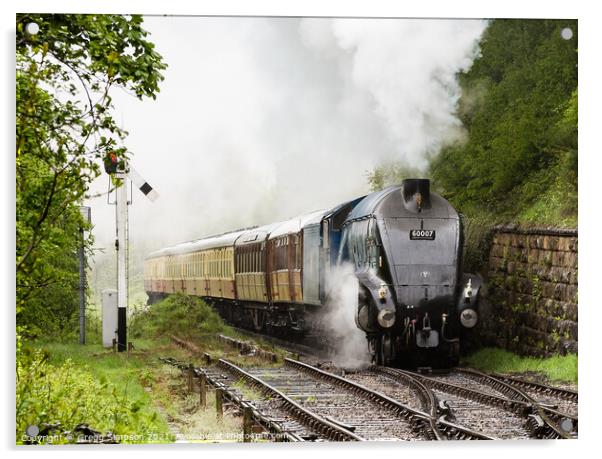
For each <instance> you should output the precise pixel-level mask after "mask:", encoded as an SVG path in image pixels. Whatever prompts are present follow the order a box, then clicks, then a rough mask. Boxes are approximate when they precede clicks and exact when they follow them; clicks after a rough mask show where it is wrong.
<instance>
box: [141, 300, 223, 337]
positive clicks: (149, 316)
mask: <svg viewBox="0 0 602 459" xmlns="http://www.w3.org/2000/svg"><path fill="white" fill-rule="evenodd" d="M227 331H229V327H228V325H226V324H225V322H224V321H223V319H222V318H221V317H220V316H219V315H218V314H217V312H216V311H215V310H214V309H213V308H212V307H211V306H209V305H208V304H207V303H205V302H204V301H202V300H201V299H199V298H196V297H193V296H187V295H182V294H176V295H171V296H169V297H168V298H166V299H164V300H162V301H159V302H158V303H155V304H153V305H152V306H149V307H148V308H147V309H145V310H142V311H139V312H137V313H135V314H134V315H133V316H132V318H131V320H130V332H131V334H132V336H134V337H136V338H141V337H149V338H150V337H157V336H163V335H170V334H172V333H174V332H176V333H178V335H181V336H188V337H192V336H198V335H204V334H215V333H224V332H227Z"/></svg>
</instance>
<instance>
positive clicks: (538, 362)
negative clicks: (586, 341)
mask: <svg viewBox="0 0 602 459" xmlns="http://www.w3.org/2000/svg"><path fill="white" fill-rule="evenodd" d="M465 363H466V364H468V365H470V366H472V367H475V368H479V369H481V370H483V371H490V372H491V371H497V372H500V373H518V372H527V371H536V372H540V373H543V374H544V375H545V376H547V377H548V378H550V379H551V380H554V381H568V382H571V383H574V384H577V356H576V355H574V354H569V355H565V356H554V357H549V358H536V357H521V356H519V355H516V354H513V353H511V352H508V351H504V350H502V349H496V348H484V349H480V350H478V351H477V352H475V353H474V354H471V355H469V356H468V357H466V359H465Z"/></svg>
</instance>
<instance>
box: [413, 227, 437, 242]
mask: <svg viewBox="0 0 602 459" xmlns="http://www.w3.org/2000/svg"><path fill="white" fill-rule="evenodd" d="M410 239H411V240H412V241H434V240H435V230H425V229H415V230H411V231H410Z"/></svg>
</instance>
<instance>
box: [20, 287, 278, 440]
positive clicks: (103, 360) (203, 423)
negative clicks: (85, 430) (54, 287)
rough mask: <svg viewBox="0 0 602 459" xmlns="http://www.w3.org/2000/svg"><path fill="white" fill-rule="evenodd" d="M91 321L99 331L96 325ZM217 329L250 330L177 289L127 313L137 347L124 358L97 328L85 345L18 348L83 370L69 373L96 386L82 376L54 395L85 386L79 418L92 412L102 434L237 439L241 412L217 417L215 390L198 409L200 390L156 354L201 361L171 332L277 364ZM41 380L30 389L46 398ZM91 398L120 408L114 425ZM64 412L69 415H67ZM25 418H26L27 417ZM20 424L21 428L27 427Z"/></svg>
mask: <svg viewBox="0 0 602 459" xmlns="http://www.w3.org/2000/svg"><path fill="white" fill-rule="evenodd" d="M92 328H93V330H96V328H97V327H92ZM218 333H222V334H225V335H228V336H230V337H232V338H237V339H247V340H248V337H245V336H243V335H241V334H239V333H237V332H236V330H234V329H233V328H232V327H230V326H228V325H227V324H226V323H225V322H224V321H223V320H222V319H221V318H220V317H219V315H218V314H217V313H216V312H215V311H214V310H213V308H211V307H210V306H209V305H207V304H206V303H204V302H203V301H201V300H200V299H198V298H194V297H187V296H184V295H174V296H171V297H169V298H167V299H166V300H164V301H161V302H158V303H156V304H154V305H152V306H150V307H147V308H143V309H142V308H141V309H138V311H136V312H134V314H133V315H132V316H131V317H130V319H129V339H130V341H132V342H133V343H134V345H135V348H134V351H133V352H132V353H131V355H130V356H129V357H128V354H127V353H114V352H113V351H112V350H107V349H104V348H103V347H102V345H101V344H99V343H98V342H99V341H100V336H99V335H100V334H99V333H89V334H88V337H89V341H90V344H86V345H84V346H82V345H79V344H78V343H77V341H76V340H75V339H69V340H67V339H62V340H61V339H58V338H46V339H38V340H35V341H29V342H25V343H24V344H23V349H24V352H25V353H27V354H33V353H35V352H36V350H41V351H42V353H43V355H45V362H47V365H49V368H51V369H53V368H55V369H57V371H59V370H60V371H62V373H61V374H67V373H68V372H69V371H70V370H69V368H73V369H74V370H73V371H75V370H77V371H78V372H81V375H82V376H74V378H72V379H74V380H75V381H78V378H79V379H85V381H86V383H85V384H88V386H86V387H89V388H93V387H96V388H97V389H91V390H87V389H86V387H82V388H79V386H82V385H83V383H82V384H80V385H79V386H78V385H77V384H76V383H73V389H72V388H71V386H70V387H65V388H64V390H62V391H60V393H59V394H58V395H56V397H55V398H54V403H58V404H60V405H61V406H65V407H72V408H74V407H78V406H79V405H80V404H81V401H82V399H79V398H78V396H77V393H75V392H74V391H76V390H80V389H81V390H83V391H84V392H83V393H85V394H87V395H88V396H87V397H86V406H89V407H91V409H92V411H87V412H86V413H88V414H85V415H83V417H84V418H85V419H93V420H92V421H90V422H91V427H92V428H94V427H98V430H102V431H103V433H105V431H108V430H111V431H113V432H114V433H116V434H128V435H141V437H140V439H138V440H132V442H141V443H147V442H172V441H174V440H175V439H176V435H182V436H183V438H185V439H187V440H191V441H232V440H240V430H241V429H240V419H239V418H237V417H235V416H232V415H230V414H229V413H225V414H224V417H223V419H222V420H217V419H216V415H215V397H211V396H209V397H208V405H209V406H208V409H207V410H202V409H200V408H199V395H198V393H195V394H191V393H188V390H187V385H186V382H185V381H186V379H185V378H184V377H183V375H182V373H181V371H180V370H177V369H174V368H172V367H169V366H167V365H164V364H163V363H162V362H160V361H159V359H158V358H159V357H163V356H165V357H166V356H170V357H174V358H176V359H178V360H180V361H185V362H194V363H197V364H198V363H200V357H201V356H200V355H193V354H192V353H191V352H189V351H188V350H185V349H182V348H180V347H178V346H177V345H175V344H174V343H173V342H172V341H171V339H170V335H171V334H175V335H177V336H178V337H180V338H182V339H185V340H187V341H189V342H192V343H194V344H195V345H197V347H198V348H199V350H200V351H201V352H208V353H209V354H211V355H212V357H214V358H227V359H229V360H231V361H232V362H234V363H235V364H239V365H251V366H253V365H261V366H273V365H278V364H274V363H268V362H266V361H265V359H263V358H261V357H259V356H241V355H239V351H238V350H237V349H236V348H234V347H232V348H230V347H228V346H224V345H223V343H221V342H219V341H218V340H217V338H216V335H217V334H218ZM252 341H255V340H252ZM260 341H262V342H261V347H262V348H264V349H266V348H272V350H273V351H274V352H277V353H278V354H279V355H280V361H282V357H283V356H284V351H278V350H275V349H273V346H271V345H268V344H266V343H264V342H263V340H260ZM254 344H256V343H254ZM65 365H67V367H65ZM79 374H80V373H78V375H79ZM83 375H85V378H83ZM34 380H35V378H34ZM38 386H40V384H38ZM38 386H36V388H38ZM44 387H45V386H43V385H42V388H41V389H39V388H38V389H37V392H35V394H34V395H33V397H35V398H36V400H38V399H39V400H42V401H43V400H45V396H43V395H42V396H40V394H43V393H44V392H43V391H44ZM99 388H102V390H100V389H99ZM239 388H240V389H241V390H242V391H243V392H244V394H245V396H246V397H247V398H249V399H257V398H260V397H261V394H259V393H257V392H255V391H253V390H252V389H251V388H250V387H247V386H246V385H242V384H241V385H240V387H239ZM30 392H31V391H30ZM32 393H33V392H32ZM24 399H25V398H24ZM25 400H27V399H25ZM35 403H36V406H38V405H40V406H41V405H42V404H43V403H42V402H41V401H36V402H35ZM109 403H113V405H110V404H109ZM115 403H116V404H115ZM96 404H98V405H102V404H105V405H106V404H109V405H108V406H110V407H113V408H111V409H113V410H114V411H115V412H116V413H117V411H119V413H120V414H119V416H120V418H119V419H120V420H121V421H120V424H115V422H114V421H113V420H112V419H113V418H112V415H111V414H110V413H109V414H106V413H105V411H107V410H105V411H103V412H102V413H101V412H98V413H96V412H95V411H94V406H95V405H96ZM55 406H56V405H55ZM121 408H123V409H121ZM69 410H70V408H65V409H63V410H62V411H61V413H69V412H70V411H69ZM43 411H44V409H43V408H35V409H34V408H31V409H29V410H28V411H27V416H28V417H27V422H29V423H31V422H30V421H32V420H33V421H34V423H35V422H43V421H40V419H41V418H40V416H43ZM91 413H92V414H93V416H92V414H91ZM62 415H63V414H62ZM115 416H117V414H115ZM63 417H65V419H67V418H69V416H68V415H67V414H64V415H63ZM61 419H62V418H61ZM22 421H23V422H22V423H24V422H26V420H25V418H23V419H22ZM63 424H66V423H63ZM92 424H95V425H92ZM24 425H29V424H24ZM71 428H72V426H71ZM18 430H19V431H20V430H24V427H23V428H22V429H21V428H19V429H18Z"/></svg>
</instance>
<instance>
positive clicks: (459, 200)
mask: <svg viewBox="0 0 602 459" xmlns="http://www.w3.org/2000/svg"><path fill="white" fill-rule="evenodd" d="M567 26H569V27H571V28H572V30H573V31H574V32H575V37H574V38H573V39H572V40H563V39H562V38H561V35H560V31H561V29H562V28H563V27H567ZM576 32H577V23H576V21H559V20H528V19H527V20H495V21H493V22H492V23H491V24H490V26H489V27H488V29H487V30H486V31H485V33H484V36H483V39H482V41H481V50H482V55H481V57H480V58H478V59H476V60H475V62H474V64H473V66H472V68H471V69H470V71H468V72H467V73H466V74H463V75H460V81H461V85H462V89H463V96H462V98H461V100H460V105H459V110H458V112H459V115H460V117H461V119H462V121H463V123H464V125H465V127H466V128H467V130H468V141H467V142H466V143H464V144H457V145H453V146H450V147H447V148H445V149H444V150H443V151H442V153H441V154H440V155H439V156H438V157H437V158H435V159H434V160H433V161H432V163H431V174H432V176H433V178H434V181H435V182H436V184H437V186H438V188H439V189H440V190H441V191H442V192H443V193H444V194H445V195H446V197H448V198H449V199H450V200H451V201H452V202H453V203H454V204H455V205H456V206H457V207H459V208H460V209H461V210H462V211H463V212H464V213H465V214H467V215H468V216H475V215H483V214H486V215H496V216H497V217H498V218H499V219H500V220H502V219H515V220H519V221H525V222H529V223H546V224H572V223H574V222H575V221H576V215H577V199H576V196H577V51H576Z"/></svg>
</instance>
